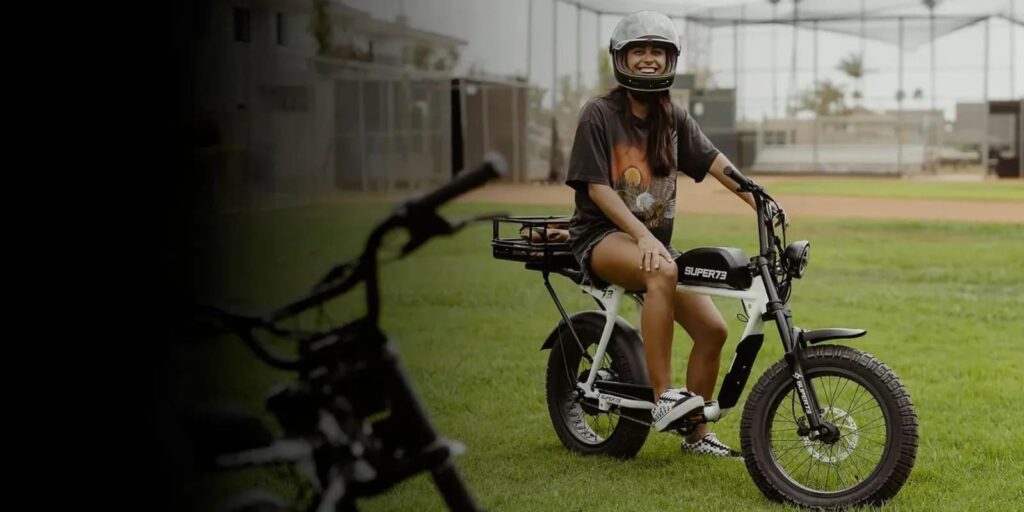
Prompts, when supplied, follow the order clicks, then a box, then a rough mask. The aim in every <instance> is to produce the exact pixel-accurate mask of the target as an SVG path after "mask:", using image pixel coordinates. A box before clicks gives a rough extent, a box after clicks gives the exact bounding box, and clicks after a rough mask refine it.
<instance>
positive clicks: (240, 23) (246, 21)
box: [235, 7, 252, 43]
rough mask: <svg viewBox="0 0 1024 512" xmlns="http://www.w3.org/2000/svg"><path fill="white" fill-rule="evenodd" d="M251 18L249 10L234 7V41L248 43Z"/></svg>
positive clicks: (250, 36)
mask: <svg viewBox="0 0 1024 512" xmlns="http://www.w3.org/2000/svg"><path fill="white" fill-rule="evenodd" d="M251 17H252V15H251V14H250V12H249V9H246V8H244V7H235V41H241V42H243V43H248V42H249V41H250V40H251V39H252V34H251V32H250V27H249V25H250V21H251Z"/></svg>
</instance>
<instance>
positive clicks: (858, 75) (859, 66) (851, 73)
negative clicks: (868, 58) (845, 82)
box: [837, 53, 864, 103]
mask: <svg viewBox="0 0 1024 512" xmlns="http://www.w3.org/2000/svg"><path fill="white" fill-rule="evenodd" d="M837 68H838V69H839V70H840V71H842V72H843V73H845V74H846V76H848V77H850V78H852V79H853V82H854V84H855V85H854V87H855V88H854V90H853V94H852V96H853V99H855V100H857V102H858V103H860V99H861V97H862V96H863V95H862V94H861V88H862V80H863V79H864V55H862V54H859V53H851V54H850V55H848V56H846V57H845V58H843V59H842V60H840V61H839V65H838V66H837Z"/></svg>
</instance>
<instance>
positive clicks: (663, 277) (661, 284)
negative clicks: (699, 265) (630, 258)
mask: <svg viewBox="0 0 1024 512" xmlns="http://www.w3.org/2000/svg"><path fill="white" fill-rule="evenodd" d="M644 280H645V281H646V282H647V289H648V290H651V289H652V288H653V289H659V290H662V291H675V288H676V284H677V283H678V282H679V270H678V267H676V263H675V262H674V261H664V260H662V262H661V265H659V266H658V267H654V266H652V267H651V271H650V272H646V271H645V272H644Z"/></svg>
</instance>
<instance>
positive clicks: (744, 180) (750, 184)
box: [725, 167, 760, 192]
mask: <svg viewBox="0 0 1024 512" xmlns="http://www.w3.org/2000/svg"><path fill="white" fill-rule="evenodd" d="M725 175H726V176H728V177H729V178H730V179H732V180H733V181H735V182H736V183H738V184H739V186H740V190H741V191H746V192H751V191H754V190H757V189H758V188H760V187H759V186H758V185H757V184H756V183H754V180H752V179H750V178H748V177H746V176H744V175H742V174H740V172H739V171H737V170H736V169H734V168H732V167H726V168H725Z"/></svg>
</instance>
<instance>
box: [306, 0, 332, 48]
mask: <svg viewBox="0 0 1024 512" xmlns="http://www.w3.org/2000/svg"><path fill="white" fill-rule="evenodd" d="M330 5H331V2H330V0H313V17H312V18H311V19H310V21H309V27H308V29H309V32H310V33H311V34H312V35H313V39H316V54H317V55H321V56H329V55H332V54H333V51H334V29H333V27H332V26H331V13H330Z"/></svg>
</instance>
